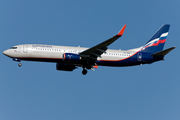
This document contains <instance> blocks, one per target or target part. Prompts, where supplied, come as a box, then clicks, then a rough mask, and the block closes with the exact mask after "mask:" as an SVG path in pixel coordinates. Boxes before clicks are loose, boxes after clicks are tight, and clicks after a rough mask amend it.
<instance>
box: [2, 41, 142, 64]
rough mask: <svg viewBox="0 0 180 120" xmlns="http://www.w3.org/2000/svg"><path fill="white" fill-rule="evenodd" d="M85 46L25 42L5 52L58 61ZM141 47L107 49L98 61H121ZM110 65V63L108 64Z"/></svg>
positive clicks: (34, 58)
mask: <svg viewBox="0 0 180 120" xmlns="http://www.w3.org/2000/svg"><path fill="white" fill-rule="evenodd" d="M87 49H88V48H85V47H68V46H55V45H40V44H24V45H17V46H14V47H11V49H8V50H6V51H4V52H3V53H4V54H5V55H6V56H8V57H11V58H19V59H21V60H30V61H31V60H32V61H45V62H46V61H47V62H58V61H59V60H62V58H63V54H64V53H74V54H79V53H80V52H83V51H85V50H87ZM140 49H141V48H137V49H132V50H111V49H108V50H106V53H103V54H102V55H101V56H100V57H98V58H97V60H98V61H119V60H123V59H126V58H129V57H131V56H133V55H134V54H135V53H136V52H137V51H139V50H140ZM107 66H108V65H107Z"/></svg>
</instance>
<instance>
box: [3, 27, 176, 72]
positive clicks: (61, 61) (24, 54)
mask: <svg viewBox="0 0 180 120" xmlns="http://www.w3.org/2000/svg"><path fill="white" fill-rule="evenodd" d="M169 27H170V25H168V24H164V25H163V26H162V27H161V28H160V29H159V30H158V31H157V32H156V33H155V34H154V35H153V37H152V38H151V39H150V40H149V41H148V42H147V43H146V44H145V45H144V46H142V47H139V48H135V49H130V50H111V49H108V46H109V45H110V44H111V43H113V42H114V41H116V40H117V39H118V38H119V37H121V36H122V35H123V33H124V30H125V28H126V25H124V26H123V28H122V29H121V30H120V32H119V33H118V34H117V35H115V36H113V37H112V38H110V39H108V40H106V41H104V42H102V43H100V44H98V45H96V46H94V47H91V48H84V47H67V46H55V45H40V44H24V45H16V46H13V47H11V48H10V49H8V50H5V51H4V52H3V54H4V55H6V56H8V57H10V58H12V59H13V60H14V61H18V62H19V64H18V66H19V67H21V65H22V64H21V60H27V61H43V62H55V63H56V69H57V70H62V71H73V70H74V69H76V68H77V67H82V68H83V71H82V74H83V75H86V74H87V70H89V69H91V70H94V69H93V68H97V67H98V66H112V67H122V66H133V65H141V64H150V63H153V62H156V61H160V60H163V59H164V56H165V55H166V54H167V53H169V52H170V51H171V50H173V49H174V48H175V47H171V48H168V49H166V50H163V47H164V44H165V42H166V38H167V35H168V31H169Z"/></svg>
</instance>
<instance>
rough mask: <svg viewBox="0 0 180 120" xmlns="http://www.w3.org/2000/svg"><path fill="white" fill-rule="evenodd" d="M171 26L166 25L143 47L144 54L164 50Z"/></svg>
mask: <svg viewBox="0 0 180 120" xmlns="http://www.w3.org/2000/svg"><path fill="white" fill-rule="evenodd" d="M169 27H170V25H168V24H164V25H163V26H162V27H161V28H160V29H159V30H158V31H157V32H156V33H155V34H154V36H153V37H152V38H151V39H150V40H149V41H148V42H147V43H146V44H145V45H144V46H143V48H142V49H141V51H142V52H148V53H152V54H153V53H157V52H159V51H161V50H163V48H164V44H165V42H166V38H167V35H168V31H169Z"/></svg>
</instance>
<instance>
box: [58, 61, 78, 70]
mask: <svg viewBox="0 0 180 120" xmlns="http://www.w3.org/2000/svg"><path fill="white" fill-rule="evenodd" d="M74 69H76V67H75V66H74V65H67V64H63V63H57V64H56V70H62V71H73V70H74Z"/></svg>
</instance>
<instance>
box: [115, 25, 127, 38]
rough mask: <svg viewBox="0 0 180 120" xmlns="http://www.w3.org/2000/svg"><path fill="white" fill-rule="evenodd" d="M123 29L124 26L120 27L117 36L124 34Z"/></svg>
mask: <svg viewBox="0 0 180 120" xmlns="http://www.w3.org/2000/svg"><path fill="white" fill-rule="evenodd" d="M125 28H126V25H124V26H123V27H122V29H121V30H120V31H119V33H118V34H117V36H122V35H123V33H124V30H125Z"/></svg>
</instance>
